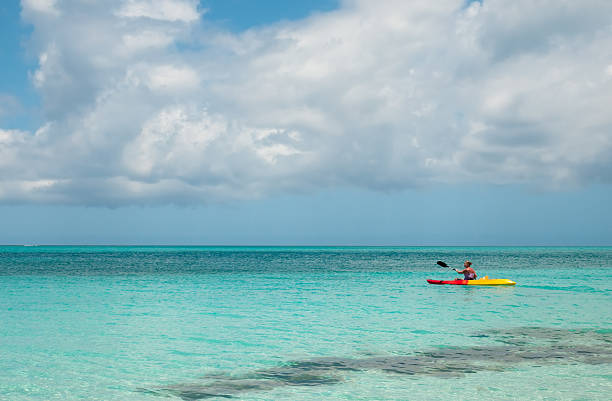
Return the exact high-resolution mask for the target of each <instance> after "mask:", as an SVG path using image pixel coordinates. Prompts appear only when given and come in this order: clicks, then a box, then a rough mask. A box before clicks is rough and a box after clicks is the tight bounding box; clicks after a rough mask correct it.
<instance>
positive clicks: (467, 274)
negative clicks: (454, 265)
mask: <svg viewBox="0 0 612 401" xmlns="http://www.w3.org/2000/svg"><path fill="white" fill-rule="evenodd" d="M471 266H472V262H470V261H469V260H466V261H465V263H464V264H463V267H464V269H463V270H457V269H454V270H455V271H456V272H457V273H459V274H463V279H464V280H476V271H475V270H474V269H472V267H471ZM459 280H461V279H459Z"/></svg>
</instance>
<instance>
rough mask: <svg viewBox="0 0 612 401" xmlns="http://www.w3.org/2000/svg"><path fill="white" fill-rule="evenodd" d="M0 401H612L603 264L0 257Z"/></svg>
mask: <svg viewBox="0 0 612 401" xmlns="http://www.w3.org/2000/svg"><path fill="white" fill-rule="evenodd" d="M466 259H469V260H471V261H472V262H473V263H474V265H473V267H474V268H475V270H476V271H477V273H478V274H479V276H484V275H488V276H489V277H490V278H508V279H512V280H514V281H516V282H517V285H516V286H514V287H476V286H448V285H442V286H436V285H429V284H427V282H426V279H427V278H435V279H452V278H454V277H457V274H456V273H455V272H453V271H451V270H449V269H444V268H441V267H439V266H437V265H436V261H437V260H442V261H445V262H446V263H448V264H449V265H450V266H452V267H461V266H462V264H463V261H464V260H466ZM0 399H2V400H11V401H19V400H152V401H154V400H174V399H175V400H205V399H206V400H208V399H210V400H222V399H238V400H449V399H460V400H472V399H473V400H477V399H478V400H480V399H482V400H515V399H519V400H523V399H529V400H538V399H539V400H610V399H612V248H610V247H592V248H590V247H584V248H574V247H567V248H562V247H553V248H547V247H461V248H459V247H457V248H454V247H127V246H126V247H93V246H92V247H68V246H66V247H65V246H38V247H22V246H3V247H0Z"/></svg>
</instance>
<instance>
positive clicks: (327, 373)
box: [138, 327, 612, 401]
mask: <svg viewBox="0 0 612 401" xmlns="http://www.w3.org/2000/svg"><path fill="white" fill-rule="evenodd" d="M472 338H473V339H474V340H475V341H477V339H478V338H487V339H492V340H494V341H496V342H499V343H502V345H489V346H469V347H450V348H438V349H431V350H427V351H421V352H416V353H414V354H412V355H406V356H381V357H368V358H342V357H324V358H314V359H309V360H303V361H293V362H288V363H287V364H285V365H282V366H278V367H274V368H270V369H262V370H256V371H253V372H251V373H248V374H245V375H242V376H231V375H224V374H218V375H207V376H204V377H202V378H201V382H199V383H198V382H196V383H194V382H191V383H184V384H180V383H179V384H175V385H170V386H161V387H158V388H148V389H145V388H141V389H138V391H140V392H146V393H149V394H155V395H160V396H170V395H172V396H176V397H179V398H181V399H183V400H185V401H195V400H202V399H206V398H213V397H221V398H233V397H235V396H237V395H238V394H240V393H244V392H248V391H266V390H272V389H274V388H277V387H282V386H321V385H331V384H336V383H340V382H342V381H344V377H343V376H344V375H346V374H350V372H358V371H368V370H378V371H382V372H385V373H390V374H400V375H407V376H419V375H426V376H436V377H460V376H464V375H466V374H471V373H477V372H482V371H495V372H502V371H505V370H507V369H510V368H513V367H518V366H529V367H531V366H535V367H541V366H545V365H576V364H585V365H600V364H610V363H612V330H582V329H579V330H569V329H553V328H543V327H519V328H511V329H503V330H488V331H483V332H478V333H475V334H474V335H473V336H472Z"/></svg>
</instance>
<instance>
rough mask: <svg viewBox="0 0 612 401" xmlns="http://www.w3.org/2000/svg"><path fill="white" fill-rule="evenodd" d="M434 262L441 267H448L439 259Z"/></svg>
mask: <svg viewBox="0 0 612 401" xmlns="http://www.w3.org/2000/svg"><path fill="white" fill-rule="evenodd" d="M436 263H437V264H439V265H440V266H442V267H448V265H447V264H446V263H444V262H442V261H441V260H438V261H437V262H436Z"/></svg>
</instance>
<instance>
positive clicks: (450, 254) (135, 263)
mask: <svg viewBox="0 0 612 401" xmlns="http://www.w3.org/2000/svg"><path fill="white" fill-rule="evenodd" d="M24 249H28V250H27V251H25V250H24ZM29 249H30V248H23V247H21V248H15V249H13V248H11V250H10V251H7V250H6V247H0V275H5V276H6V275H9V276H10V275H61V276H94V275H105V276H113V275H139V274H217V273H270V272H281V273H293V272H440V270H441V269H440V267H438V266H437V265H436V264H435V261H436V260H440V259H444V260H445V261H446V262H448V263H449V264H450V265H451V266H455V265H457V266H461V265H462V263H463V260H464V259H465V258H468V257H469V258H470V260H472V261H474V262H475V266H476V267H477V271H483V270H484V271H492V270H498V271H505V272H507V271H510V270H512V271H514V270H523V271H529V270H533V269H545V270H552V269H554V270H571V269H575V268H580V269H589V268H604V269H608V268H612V248H589V249H585V248H576V249H572V248H559V249H557V248H542V249H532V248H525V249H521V248H511V249H498V248H473V249H468V250H466V249H455V248H427V249H420V248H419V249H387V248H380V249H379V248H343V249H336V248H333V249H308V248H305V249H301V250H292V249H285V248H277V249H267V248H266V249H259V250H256V251H254V250H250V249H248V248H247V249H242V250H237V249H233V248H228V249H225V250H214V249H207V248H194V249H184V248H167V249H164V250H160V249H158V248H152V249H142V248H136V249H131V248H122V249H121V250H114V248H110V249H97V248H96V249H90V248H78V249H72V248H70V247H68V248H58V249H55V248H53V247H45V248H43V249H41V250H36V251H31V250H29ZM446 273H448V272H446Z"/></svg>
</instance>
